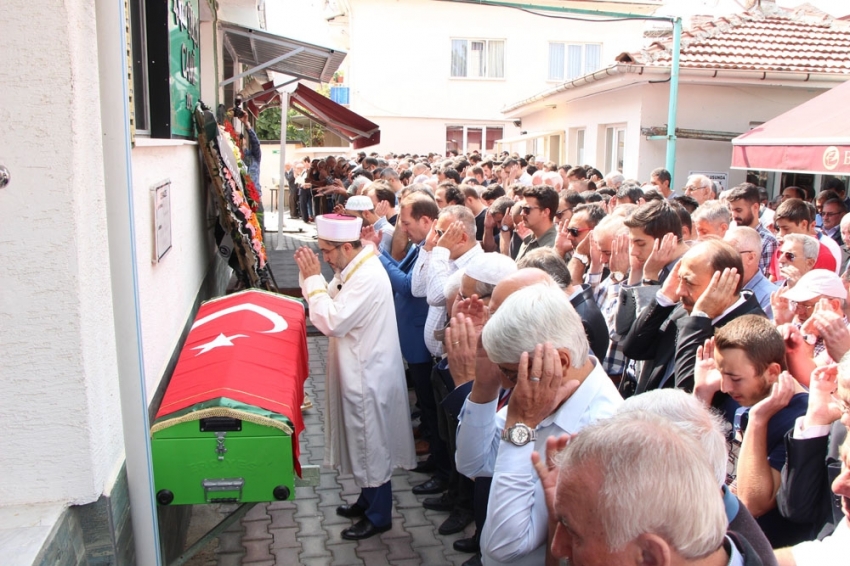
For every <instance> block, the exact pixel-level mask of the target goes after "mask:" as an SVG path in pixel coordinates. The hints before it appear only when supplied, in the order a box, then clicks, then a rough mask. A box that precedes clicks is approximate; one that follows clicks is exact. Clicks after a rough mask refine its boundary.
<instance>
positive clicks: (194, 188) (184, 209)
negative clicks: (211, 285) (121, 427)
mask: <svg viewBox="0 0 850 566" xmlns="http://www.w3.org/2000/svg"><path fill="white" fill-rule="evenodd" d="M142 143H144V141H143V140H139V142H138V143H137V147H136V148H134V149H133V195H134V197H133V205H134V207H135V210H134V213H135V222H136V253H137V256H136V257H137V269H138V277H139V308H140V311H141V313H142V316H141V319H142V341H143V345H144V362H145V390H146V392H147V396H148V397H147V398H148V403H150V401H151V399H152V397H153V394H154V392H155V391H156V388H157V387H158V386H159V382H160V380H161V379H162V375H163V373H164V371H165V369H166V366H167V364H168V362H169V360H170V358H171V355H172V353H173V351H174V349H175V348H176V346H177V341H178V340H179V339H180V335H181V333H182V331H183V328H184V327H185V325H186V321H187V319H188V318H189V315H190V314H191V311H192V308H193V306H194V304H195V299H196V297H197V294H198V290H199V289H200V286H201V283H202V282H203V280H204V276H205V275H206V272H207V270H208V269H209V267H210V261H211V257H212V253H213V245H212V240H211V238H210V237H209V234H208V232H207V229H206V227H207V225H212V223H213V222H215V216H214V213H213V212H212V211H210V214H211V215H210V217H209V218H208V217H207V194H206V192H205V189H204V187H203V186H202V185H201V182H200V175H201V172H200V165H201V162H200V160H199V159H200V158H199V156H198V146H197V143H195V142H171V141H166V142H165V143H166V144H168V145H153V146H140V145H141V144H142ZM148 143H153V144H160V143H161V142H158V141H157V140H149V141H148ZM174 143H177V144H179V145H172V144H174ZM164 179H170V180H171V241H172V248H171V250H170V251H169V252H168V253H167V254H166V255H165V256H164V257H163V258H162V260H161V261H160V262H159V263H156V264H155V263H153V262H152V258H153V255H154V250H155V241H154V222H153V204H152V201H153V197H152V193H151V191H150V189H151V187H153V186H154V185H156V184H158V183H159V182H160V181H162V180H164Z"/></svg>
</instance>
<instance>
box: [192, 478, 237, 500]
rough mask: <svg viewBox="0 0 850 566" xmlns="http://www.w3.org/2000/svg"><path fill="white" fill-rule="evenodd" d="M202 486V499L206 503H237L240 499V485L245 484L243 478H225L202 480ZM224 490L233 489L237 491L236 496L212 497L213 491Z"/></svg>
mask: <svg viewBox="0 0 850 566" xmlns="http://www.w3.org/2000/svg"><path fill="white" fill-rule="evenodd" d="M201 485H202V486H203V488H204V499H205V500H206V502H207V503H238V502H239V501H242V487H243V486H244V485H245V480H244V479H242V478H226V479H220V480H204V481H202V482H201ZM226 491H231V492H233V491H235V492H237V493H238V495H237V496H236V497H212V496H211V494H213V493H222V492H226Z"/></svg>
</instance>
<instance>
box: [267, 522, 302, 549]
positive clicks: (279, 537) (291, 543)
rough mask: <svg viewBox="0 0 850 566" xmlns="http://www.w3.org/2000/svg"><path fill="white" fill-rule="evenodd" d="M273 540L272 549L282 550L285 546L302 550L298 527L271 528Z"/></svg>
mask: <svg viewBox="0 0 850 566" xmlns="http://www.w3.org/2000/svg"><path fill="white" fill-rule="evenodd" d="M269 532H271V534H272V537H273V542H272V544H271V550H272V552H274V551H275V550H280V549H283V548H295V549H298V550H299V551H300V550H301V543H300V542H299V541H298V529H297V528H295V527H293V528H289V529H271V530H270V531H269Z"/></svg>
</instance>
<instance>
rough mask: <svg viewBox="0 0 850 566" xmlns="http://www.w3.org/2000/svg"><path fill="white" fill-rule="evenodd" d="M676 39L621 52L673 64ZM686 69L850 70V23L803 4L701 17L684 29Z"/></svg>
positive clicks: (628, 57) (625, 58)
mask: <svg viewBox="0 0 850 566" xmlns="http://www.w3.org/2000/svg"><path fill="white" fill-rule="evenodd" d="M672 43H673V42H672V38H667V39H664V40H661V41H656V42H654V43H652V44H651V45H650V46H649V47H647V48H646V49H643V50H641V51H639V52H635V53H623V54H621V55H619V56H618V57H617V61H618V62H621V63H637V64H639V65H648V66H660V67H669V66H670V63H671V60H672V55H671V49H670V48H671V46H672ZM680 65H681V67H683V68H707V69H746V70H756V71H788V72H800V73H831V74H850V22H846V21H841V20H836V19H833V18H832V17H830V16H829V15H827V14H825V13H824V12H820V11H819V10H817V9H815V8H813V7H811V6H809V5H803V6H800V7H798V8H796V9H793V10H786V9H773V10H770V11H769V12H768V13H767V14H765V13H763V12H762V11H759V10H758V9H756V10H753V11H750V12H747V13H744V14H739V15H733V16H726V17H722V18H718V19H713V20H710V21H703V22H700V23H699V24H698V25H696V26H694V27H692V28H691V29H689V30H686V31H685V32H683V34H682V50H681V55H680Z"/></svg>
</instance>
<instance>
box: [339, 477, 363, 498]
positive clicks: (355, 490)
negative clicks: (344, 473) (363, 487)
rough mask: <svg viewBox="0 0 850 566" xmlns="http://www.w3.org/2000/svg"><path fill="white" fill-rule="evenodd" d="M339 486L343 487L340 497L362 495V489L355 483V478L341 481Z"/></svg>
mask: <svg viewBox="0 0 850 566" xmlns="http://www.w3.org/2000/svg"><path fill="white" fill-rule="evenodd" d="M338 481H339V485H340V486H342V490H341V492H340V495H360V488H359V487H357V485H356V484H355V483H354V478H351V479H341V478H340V479H339V480H338Z"/></svg>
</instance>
